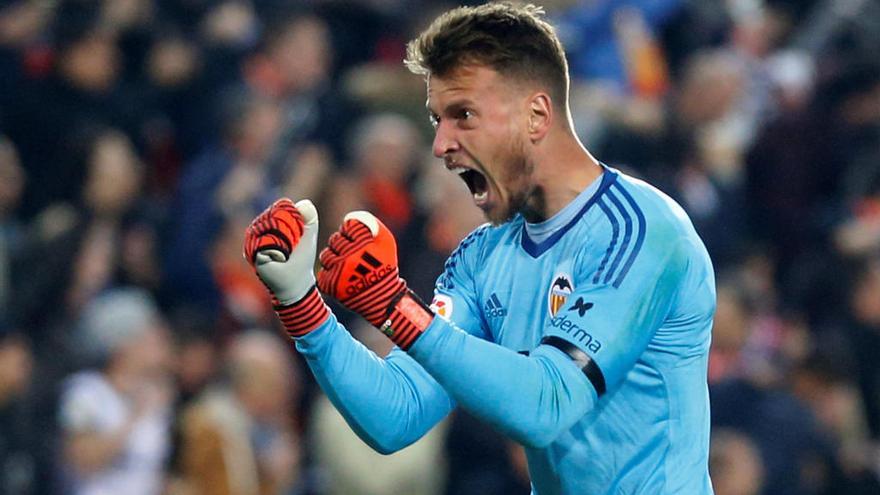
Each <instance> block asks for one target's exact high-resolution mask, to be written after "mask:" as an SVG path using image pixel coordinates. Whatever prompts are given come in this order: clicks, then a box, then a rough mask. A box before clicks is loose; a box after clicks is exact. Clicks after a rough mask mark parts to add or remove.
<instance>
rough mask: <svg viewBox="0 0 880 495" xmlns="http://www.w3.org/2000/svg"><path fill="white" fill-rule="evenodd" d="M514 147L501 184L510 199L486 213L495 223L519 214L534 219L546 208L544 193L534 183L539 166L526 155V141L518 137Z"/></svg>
mask: <svg viewBox="0 0 880 495" xmlns="http://www.w3.org/2000/svg"><path fill="white" fill-rule="evenodd" d="M511 149H512V150H513V152H512V153H511V155H510V157H509V158H508V159H507V160H506V162H507V164H506V165H505V166H504V168H503V169H502V172H501V177H500V179H501V180H500V181H499V186H500V187H504V188H505V189H507V191H508V197H507V201H505V202H504V203H502V204H499V205H498V206H497V207H495V208H491V209H489V210H488V211H486V212H485V215H486V219H487V220H489V223H491V224H492V225H495V226H498V225H501V224H503V223H507V222H509V221H510V220H512V219H513V217H514V216H516V214H517V213H521V214H522V215H523V217H524V218H525V219H526V220H527V221H529V222H533V221H534V220H532V218H534V217H535V215H536V212H538V211H541V212H543V211H544V208H543V204H544V194H543V191H542V190H541V189H540V188H538V187H536V186H534V185H533V184H532V173H533V172H534V170H535V165H534V163H532V161H531V160H530V159H529V157H528V156H527V155H526V153H525V146H524V145H523V142H522V140H521V139H517V140H516V142H514V143H513V144H512V145H511ZM538 221H540V220H538Z"/></svg>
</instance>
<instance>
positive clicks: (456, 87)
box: [427, 65, 510, 108]
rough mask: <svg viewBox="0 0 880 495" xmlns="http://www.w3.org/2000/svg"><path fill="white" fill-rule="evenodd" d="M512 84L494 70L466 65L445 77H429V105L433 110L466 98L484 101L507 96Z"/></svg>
mask: <svg viewBox="0 0 880 495" xmlns="http://www.w3.org/2000/svg"><path fill="white" fill-rule="evenodd" d="M509 87H510V84H509V83H505V81H504V79H503V77H502V76H501V74H499V73H498V72H497V71H495V70H494V69H491V68H488V67H485V66H480V65H466V66H462V67H459V68H457V69H455V70H454V71H453V72H451V73H449V74H446V75H443V76H437V75H433V74H432V75H429V76H428V82H427V89H428V103H427V106H428V107H429V108H432V107H433V106H435V105H442V104H443V103H444V102H447V101H450V100H454V99H459V98H466V99H471V100H475V101H483V100H485V99H486V98H490V97H496V98H497V97H498V96H503V95H506V94H507V90H508V89H509Z"/></svg>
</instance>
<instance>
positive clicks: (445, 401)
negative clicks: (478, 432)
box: [296, 315, 455, 454]
mask: <svg viewBox="0 0 880 495" xmlns="http://www.w3.org/2000/svg"><path fill="white" fill-rule="evenodd" d="M296 348H297V350H298V351H299V352H300V353H301V354H302V355H303V357H305V359H306V362H307V363H308V365H309V368H310V369H311V370H312V373H313V374H314V375H315V378H316V379H317V381H318V384H320V386H321V389H322V390H323V391H324V393H325V394H327V397H328V398H329V399H330V402H332V403H333V405H334V406H335V407H336V409H338V410H339V412H340V413H341V414H342V416H343V417H344V418H345V420H346V422H347V423H348V424H349V426H351V428H352V430H354V432H355V433H357V435H358V436H359V437H360V438H361V439H362V440H363V441H364V442H366V443H367V444H368V445H369V446H370V447H372V448H373V449H374V450H376V451H377V452H379V453H382V454H390V453H393V452H396V451H398V450H400V449H402V448H404V447H406V446H407V445H410V444H411V443H413V442H415V441H416V440H418V439H419V438H421V437H422V436H423V435H424V434H425V433H427V432H428V430H430V429H431V428H433V427H434V425H436V424H437V423H438V422H439V421H440V420H441V419H443V418H444V417H446V415H447V414H449V412H450V411H451V410H452V408H453V407H454V406H455V403H454V402H453V401H452V399H451V398H450V397H449V395H448V394H447V393H446V392H445V391H444V390H443V388H442V387H441V386H440V385H439V384H438V383H437V381H436V380H434V379H433V378H432V377H431V376H430V375H429V374H428V373H427V372H425V370H424V369H423V368H422V367H421V366H420V365H419V364H418V363H417V362H415V361H414V360H413V359H412V358H411V357H410V356H408V355H407V354H406V353H404V352H401V351H400V350H399V349H395V350H394V351H392V352H391V353H390V354H389V355H388V357H386V358H385V359H382V358H380V357H379V356H377V355H376V354H375V353H373V352H372V351H371V350H369V349H367V348H366V347H364V346H363V344H361V343H360V342H358V341H357V340H355V339H354V338H353V337H352V336H351V335H350V334H349V333H348V331H347V330H345V328H344V327H343V326H342V325H341V324H339V323H338V322H337V321H336V318H335V317H334V316H332V315H331V316H330V318H329V319H328V320H327V322H325V323H324V324H323V325H321V326H320V327H319V328H317V329H316V330H315V331H313V332H310V333H309V334H308V335H306V336H304V337H301V338H298V339H296Z"/></svg>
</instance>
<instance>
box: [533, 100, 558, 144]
mask: <svg viewBox="0 0 880 495" xmlns="http://www.w3.org/2000/svg"><path fill="white" fill-rule="evenodd" d="M527 104H528V109H527V113H528V119H529V126H528V131H529V138H530V139H531V140H532V142H538V141H540V140H542V139H544V136H546V135H547V133H548V132H549V131H550V126H551V124H552V123H553V117H554V116H553V103H552V101H551V100H550V96H549V95H548V94H547V93H543V92H539V93H534V94H532V96H530V97H529V99H528V100H527Z"/></svg>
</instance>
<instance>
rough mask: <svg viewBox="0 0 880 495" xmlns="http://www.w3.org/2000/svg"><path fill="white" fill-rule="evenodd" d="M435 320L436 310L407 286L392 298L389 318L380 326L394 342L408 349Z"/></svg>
mask: <svg viewBox="0 0 880 495" xmlns="http://www.w3.org/2000/svg"><path fill="white" fill-rule="evenodd" d="M433 320H434V312H433V311H431V308H429V307H428V305H427V304H425V303H424V301H422V300H421V299H420V298H419V296H418V295H416V293H415V292H413V291H412V290H410V289H409V288H407V289H406V290H404V291H401V292H400V294H398V295H397V296H395V297H394V299H392V300H391V304H390V306H389V312H388V318H387V319H386V320H385V323H383V324H382V326H381V327H380V328H379V330H381V331H382V333H384V334H385V335H387V336H388V338H390V339H391V341H392V342H394V343H395V344H397V346H398V347H400V348H401V349H403V350H407V349H409V348H410V346H412V345H413V343H414V342H415V341H416V339H418V338H419V336H421V335H422V333H423V332H424V331H425V329H426V328H428V325H430V324H431V322H432V321H433Z"/></svg>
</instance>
